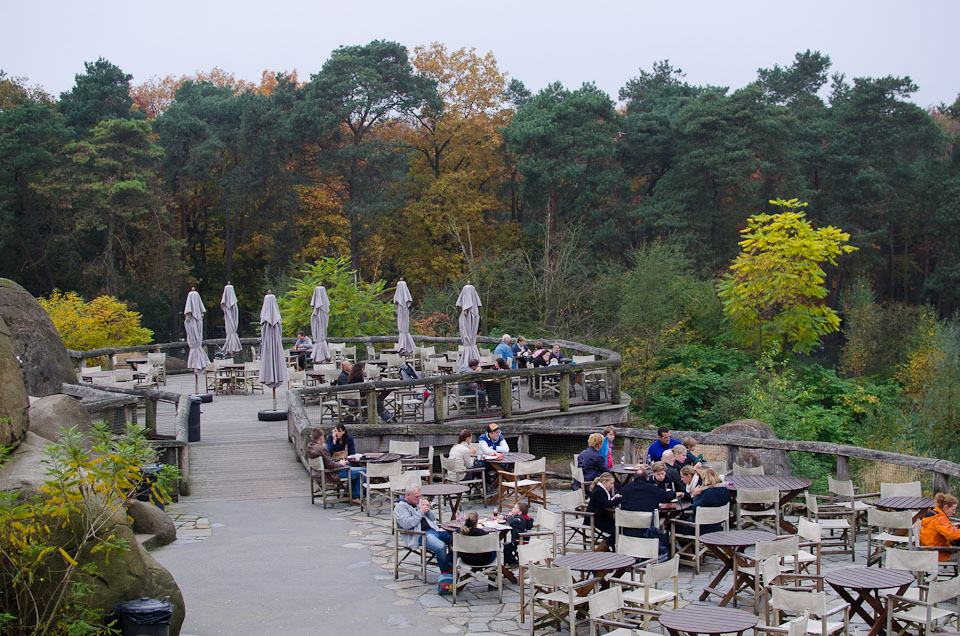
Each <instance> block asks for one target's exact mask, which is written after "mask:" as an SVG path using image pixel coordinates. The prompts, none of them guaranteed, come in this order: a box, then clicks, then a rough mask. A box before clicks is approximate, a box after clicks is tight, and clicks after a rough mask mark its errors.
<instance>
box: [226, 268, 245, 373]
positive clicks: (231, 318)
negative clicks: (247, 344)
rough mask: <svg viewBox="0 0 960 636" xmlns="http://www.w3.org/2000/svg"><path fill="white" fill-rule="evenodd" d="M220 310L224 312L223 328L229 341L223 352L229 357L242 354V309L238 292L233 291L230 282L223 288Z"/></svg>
mask: <svg viewBox="0 0 960 636" xmlns="http://www.w3.org/2000/svg"><path fill="white" fill-rule="evenodd" d="M220 309H222V310H223V327H224V329H225V330H226V333H227V339H226V341H225V342H224V343H223V352H224V353H225V354H227V355H232V354H234V353H240V350H241V349H243V347H241V346H240V338H238V337H237V327H238V326H239V324H240V308H239V307H238V306H237V292H235V291H234V290H233V285H231V284H230V281H227V284H226V285H225V286H224V288H223V295H222V296H221V297H220Z"/></svg>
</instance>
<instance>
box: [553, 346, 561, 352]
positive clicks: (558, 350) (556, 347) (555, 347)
mask: <svg viewBox="0 0 960 636" xmlns="http://www.w3.org/2000/svg"><path fill="white" fill-rule="evenodd" d="M553 352H554V353H555V354H557V355H560V345H558V344H555V345H553Z"/></svg>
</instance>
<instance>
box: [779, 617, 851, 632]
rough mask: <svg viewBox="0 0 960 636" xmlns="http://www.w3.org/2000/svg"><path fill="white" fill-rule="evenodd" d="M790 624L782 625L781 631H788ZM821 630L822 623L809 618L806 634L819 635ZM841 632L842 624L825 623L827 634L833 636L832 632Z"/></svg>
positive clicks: (834, 622)
mask: <svg viewBox="0 0 960 636" xmlns="http://www.w3.org/2000/svg"><path fill="white" fill-rule="evenodd" d="M789 627H790V623H789V622H787V623H784V624H783V625H781V626H780V628H781V629H783V630H784V631H786V630H787V629H789ZM822 630H823V622H822V621H818V620H817V619H815V618H811V619H810V621H809V622H808V623H807V633H808V634H820V633H821V632H822ZM842 630H843V623H842V622H840V621H827V634H833V633H834V632H839V631H842Z"/></svg>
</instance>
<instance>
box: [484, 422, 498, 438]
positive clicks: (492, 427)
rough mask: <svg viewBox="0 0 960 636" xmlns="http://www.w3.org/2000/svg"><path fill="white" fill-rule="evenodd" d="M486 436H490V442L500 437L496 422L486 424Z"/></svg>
mask: <svg viewBox="0 0 960 636" xmlns="http://www.w3.org/2000/svg"><path fill="white" fill-rule="evenodd" d="M487 437H489V438H490V441H491V442H495V441H497V440H498V439H500V426H499V425H498V424H497V423H496V422H490V423H489V424H487Z"/></svg>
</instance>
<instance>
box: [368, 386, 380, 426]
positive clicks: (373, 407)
mask: <svg viewBox="0 0 960 636" xmlns="http://www.w3.org/2000/svg"><path fill="white" fill-rule="evenodd" d="M366 396H367V423H368V424H376V423H377V422H378V421H379V420H378V419H377V390H376V389H370V390H369V391H367V392H366Z"/></svg>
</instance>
